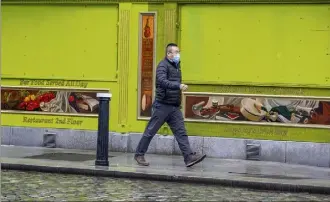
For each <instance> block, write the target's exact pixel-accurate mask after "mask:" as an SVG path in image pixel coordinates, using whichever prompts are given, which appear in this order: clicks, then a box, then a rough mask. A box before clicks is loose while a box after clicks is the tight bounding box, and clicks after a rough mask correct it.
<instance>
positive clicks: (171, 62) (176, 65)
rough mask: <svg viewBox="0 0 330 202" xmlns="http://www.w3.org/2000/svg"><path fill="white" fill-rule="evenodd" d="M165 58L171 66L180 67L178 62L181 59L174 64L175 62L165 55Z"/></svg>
mask: <svg viewBox="0 0 330 202" xmlns="http://www.w3.org/2000/svg"><path fill="white" fill-rule="evenodd" d="M165 60H166V61H167V62H168V63H170V64H171V65H172V66H173V67H175V68H180V63H181V61H179V63H178V64H176V63H175V62H173V61H171V60H169V59H168V58H167V57H165Z"/></svg>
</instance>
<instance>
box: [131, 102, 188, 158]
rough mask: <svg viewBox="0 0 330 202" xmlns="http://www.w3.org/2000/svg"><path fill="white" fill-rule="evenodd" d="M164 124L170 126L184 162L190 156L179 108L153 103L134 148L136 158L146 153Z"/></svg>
mask: <svg viewBox="0 0 330 202" xmlns="http://www.w3.org/2000/svg"><path fill="white" fill-rule="evenodd" d="M165 122H167V124H168V125H169V126H170V128H171V130H172V133H173V134H174V136H175V139H176V140H177V142H178V145H179V147H180V150H181V152H182V154H183V157H184V159H185V161H186V160H187V158H188V157H189V155H190V154H192V151H191V148H190V144H189V140H188V136H187V133H186V128H185V126H184V121H183V116H182V112H181V111H180V108H179V107H176V106H171V105H165V104H162V103H159V102H157V101H155V102H154V103H153V106H152V115H151V118H150V120H149V123H148V125H147V127H146V129H145V131H144V133H143V136H142V138H141V140H140V142H139V144H138V146H137V148H136V154H135V155H136V156H143V155H144V154H145V153H146V152H147V150H148V147H149V144H150V142H151V140H152V138H153V137H154V136H155V134H156V133H157V132H158V130H159V128H160V127H161V126H162V125H163V124H164V123H165Z"/></svg>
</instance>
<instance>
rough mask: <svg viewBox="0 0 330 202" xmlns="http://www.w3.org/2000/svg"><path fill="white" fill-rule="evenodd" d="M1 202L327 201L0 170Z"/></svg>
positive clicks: (214, 187) (307, 196) (325, 197)
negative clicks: (0, 171)
mask: <svg viewBox="0 0 330 202" xmlns="http://www.w3.org/2000/svg"><path fill="white" fill-rule="evenodd" d="M1 180H2V181H1V201H101V200H102V201H106V200H107V201H330V197H329V195H319V194H308V193H288V192H275V191H256V190H250V189H242V188H232V187H222V186H219V185H206V184H190V183H177V182H160V181H150V180H135V179H125V178H109V177H93V176H92V177H89V176H81V175H67V174H53V173H38V172H24V171H8V170H2V173H1Z"/></svg>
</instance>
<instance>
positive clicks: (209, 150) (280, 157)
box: [1, 127, 330, 167]
mask: <svg viewBox="0 0 330 202" xmlns="http://www.w3.org/2000/svg"><path fill="white" fill-rule="evenodd" d="M1 132H2V138H1V141H2V142H1V144H3V145H15V146H32V147H42V146H44V136H45V134H54V136H55V147H57V148H67V149H87V150H95V149H96V142H97V131H87V130H69V129H51V130H49V129H46V128H29V127H2V131H1ZM141 136H142V134H141V133H125V134H120V133H114V132H110V138H109V145H110V147H109V149H110V150H111V151H116V152H134V150H135V148H136V146H137V144H138V142H139V140H140V138H141ZM189 140H190V144H191V146H192V149H193V150H194V151H196V152H200V153H201V152H203V153H205V154H206V155H207V156H208V157H213V158H226V159H247V147H248V146H251V145H259V147H260V148H259V151H260V153H259V157H258V159H259V160H261V161H274V162H285V163H290V164H301V165H310V166H319V167H330V144H329V143H313V142H293V141H272V140H252V139H239V138H220V137H202V136H190V137H189ZM148 153H154V154H165V155H180V149H179V147H178V144H177V143H176V141H175V139H174V137H173V136H171V135H170V136H164V135H156V136H155V138H154V139H153V140H152V142H151V144H150V147H149V151H148Z"/></svg>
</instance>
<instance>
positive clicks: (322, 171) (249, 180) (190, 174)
mask: <svg viewBox="0 0 330 202" xmlns="http://www.w3.org/2000/svg"><path fill="white" fill-rule="evenodd" d="M93 155H94V156H95V151H91V150H76V149H59V148H40V147H21V146H4V145H2V146H1V167H2V168H3V169H15V170H34V171H41V172H58V173H71V174H84V175H99V176H109V177H128V178H146V179H153V180H166V181H184V182H194V183H196V182H200V183H211V184H220V185H227V186H233V187H248V188H258V189H268V190H281V191H294V192H298V191H302V192H306V191H307V192H311V193H323V194H324V193H325V194H330V168H322V167H313V166H303V165H293V164H285V163H278V162H263V161H246V160H239V159H217V158H206V159H205V160H204V161H203V162H202V163H200V164H198V165H195V166H193V167H191V168H186V167H185V166H184V163H183V158H182V157H181V156H176V155H155V154H148V155H146V158H147V160H148V161H150V163H151V165H150V166H149V167H141V166H138V165H137V164H136V163H135V161H134V160H133V155H134V154H132V153H120V152H110V153H109V157H110V158H109V162H110V166H109V167H99V166H95V165H94V162H95V161H94V159H93Z"/></svg>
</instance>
